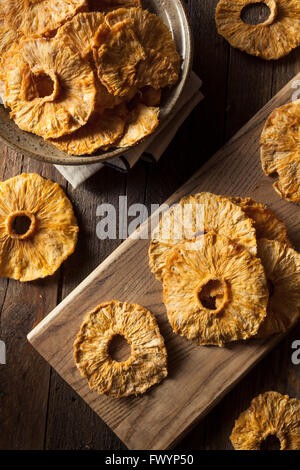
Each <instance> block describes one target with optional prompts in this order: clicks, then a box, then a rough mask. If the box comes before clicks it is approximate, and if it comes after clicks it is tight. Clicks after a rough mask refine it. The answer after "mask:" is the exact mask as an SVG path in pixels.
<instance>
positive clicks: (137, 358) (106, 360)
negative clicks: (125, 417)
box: [74, 300, 168, 398]
mask: <svg viewBox="0 0 300 470" xmlns="http://www.w3.org/2000/svg"><path fill="white" fill-rule="evenodd" d="M117 335H119V336H123V337H124V338H125V339H126V340H127V342H128V343H129V344H130V345H131V356H130V357H129V359H127V360H126V361H123V362H117V361H115V360H113V359H112V357H111V356H110V354H109V345H110V343H111V341H112V339H113V338H114V337H115V336H117ZM74 349H75V352H74V358H75V363H76V365H77V367H78V369H79V370H80V373H81V375H82V376H83V377H86V378H87V379H88V382H89V386H90V388H91V389H93V390H95V391H96V392H98V393H101V394H106V395H108V396H110V397H112V398H120V397H127V396H129V395H140V394H142V393H145V392H146V391H147V390H148V388H150V387H151V386H152V385H155V384H157V383H159V382H161V380H163V379H164V378H165V377H166V376H167V374H168V372H167V351H166V348H165V345H164V340H163V338H162V336H161V334H160V332H159V328H158V325H157V323H156V320H155V318H154V316H153V315H152V314H151V313H150V312H149V311H148V310H146V309H145V308H143V307H141V306H139V305H136V304H130V303H128V302H117V301H115V300H113V301H111V302H104V303H102V304H100V305H98V307H96V308H95V309H94V310H93V311H92V312H90V313H89V314H88V315H87V317H86V319H85V321H84V322H83V324H82V326H81V329H80V332H79V334H78V336H77V339H76V341H75V343H74Z"/></svg>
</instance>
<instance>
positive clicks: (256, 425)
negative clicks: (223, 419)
mask: <svg viewBox="0 0 300 470" xmlns="http://www.w3.org/2000/svg"><path fill="white" fill-rule="evenodd" d="M270 436H273V437H276V438H277V439H278V440H279V442H280V450H300V401H299V400H296V399H295V398H290V397H288V396H287V395H281V394H280V393H278V392H265V393H263V394H261V395H258V397H256V398H254V399H253V400H252V402H251V406H250V408H248V409H247V410H246V411H244V412H243V413H242V414H241V415H240V416H239V417H238V419H237V420H236V422H235V425H234V428H233V431H232V434H231V436H230V440H231V442H232V445H233V447H234V448H235V449H236V450H260V449H261V446H262V444H263V443H264V441H266V440H267V439H268V438H269V437H270Z"/></svg>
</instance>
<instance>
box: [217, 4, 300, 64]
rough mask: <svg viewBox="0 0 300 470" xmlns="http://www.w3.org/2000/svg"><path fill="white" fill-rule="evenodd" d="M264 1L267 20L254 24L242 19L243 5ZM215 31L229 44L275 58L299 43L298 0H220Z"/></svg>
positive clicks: (264, 56) (251, 52) (287, 52)
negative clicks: (267, 15) (268, 10)
mask: <svg viewBox="0 0 300 470" xmlns="http://www.w3.org/2000/svg"><path fill="white" fill-rule="evenodd" d="M254 3H264V4H265V5H267V7H268V8H269V9H270V15H269V17H268V18H267V20H266V21H265V22H263V23H260V24H257V25H251V24H247V23H245V22H244V21H243V20H242V17H241V15H242V12H243V9H244V8H245V7H246V6H248V5H252V4H254ZM216 24H217V28H218V32H219V34H221V36H223V37H224V38H225V39H226V40H227V41H228V42H229V43H230V44H231V46H233V47H236V48H238V49H241V50H242V51H245V52H247V53H248V54H252V55H255V56H259V57H261V58H263V59H267V60H271V59H279V58H280V57H283V56H285V55H287V54H289V53H290V52H291V50H292V49H294V48H296V47H298V46H299V45H300V3H299V0H221V1H220V2H219V3H218V6H217V9H216Z"/></svg>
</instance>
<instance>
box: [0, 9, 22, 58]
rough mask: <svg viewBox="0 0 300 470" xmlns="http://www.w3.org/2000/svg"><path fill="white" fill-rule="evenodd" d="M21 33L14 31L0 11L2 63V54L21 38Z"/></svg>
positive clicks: (0, 53)
mask: <svg viewBox="0 0 300 470" xmlns="http://www.w3.org/2000/svg"><path fill="white" fill-rule="evenodd" d="M20 37H21V35H20V34H19V33H17V32H16V31H13V30H12V29H11V28H10V27H9V26H8V25H7V24H6V21H5V18H4V15H3V14H2V13H1V12H0V63H1V60H2V56H3V55H4V54H5V53H6V52H7V51H8V50H9V49H10V48H11V47H12V46H13V45H14V44H15V43H16V42H17V41H18V40H19V39H20Z"/></svg>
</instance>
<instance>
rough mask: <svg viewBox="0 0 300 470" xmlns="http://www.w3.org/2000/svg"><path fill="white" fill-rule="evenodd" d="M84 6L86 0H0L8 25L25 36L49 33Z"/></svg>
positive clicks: (1, 9)
mask: <svg viewBox="0 0 300 470" xmlns="http://www.w3.org/2000/svg"><path fill="white" fill-rule="evenodd" d="M86 7H87V3H86V0H33V1H28V0H17V1H16V0H0V11H1V12H3V14H4V15H5V18H6V21H7V23H8V25H9V26H10V27H11V29H14V30H15V31H21V32H22V33H23V34H25V35H26V36H32V35H37V36H41V35H43V34H47V33H50V32H52V31H54V30H56V29H57V28H58V27H59V26H60V25H61V24H63V23H65V22H66V21H68V20H70V19H71V18H73V16H74V15H75V14H76V13H77V12H78V11H79V10H81V9H83V8H86Z"/></svg>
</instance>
